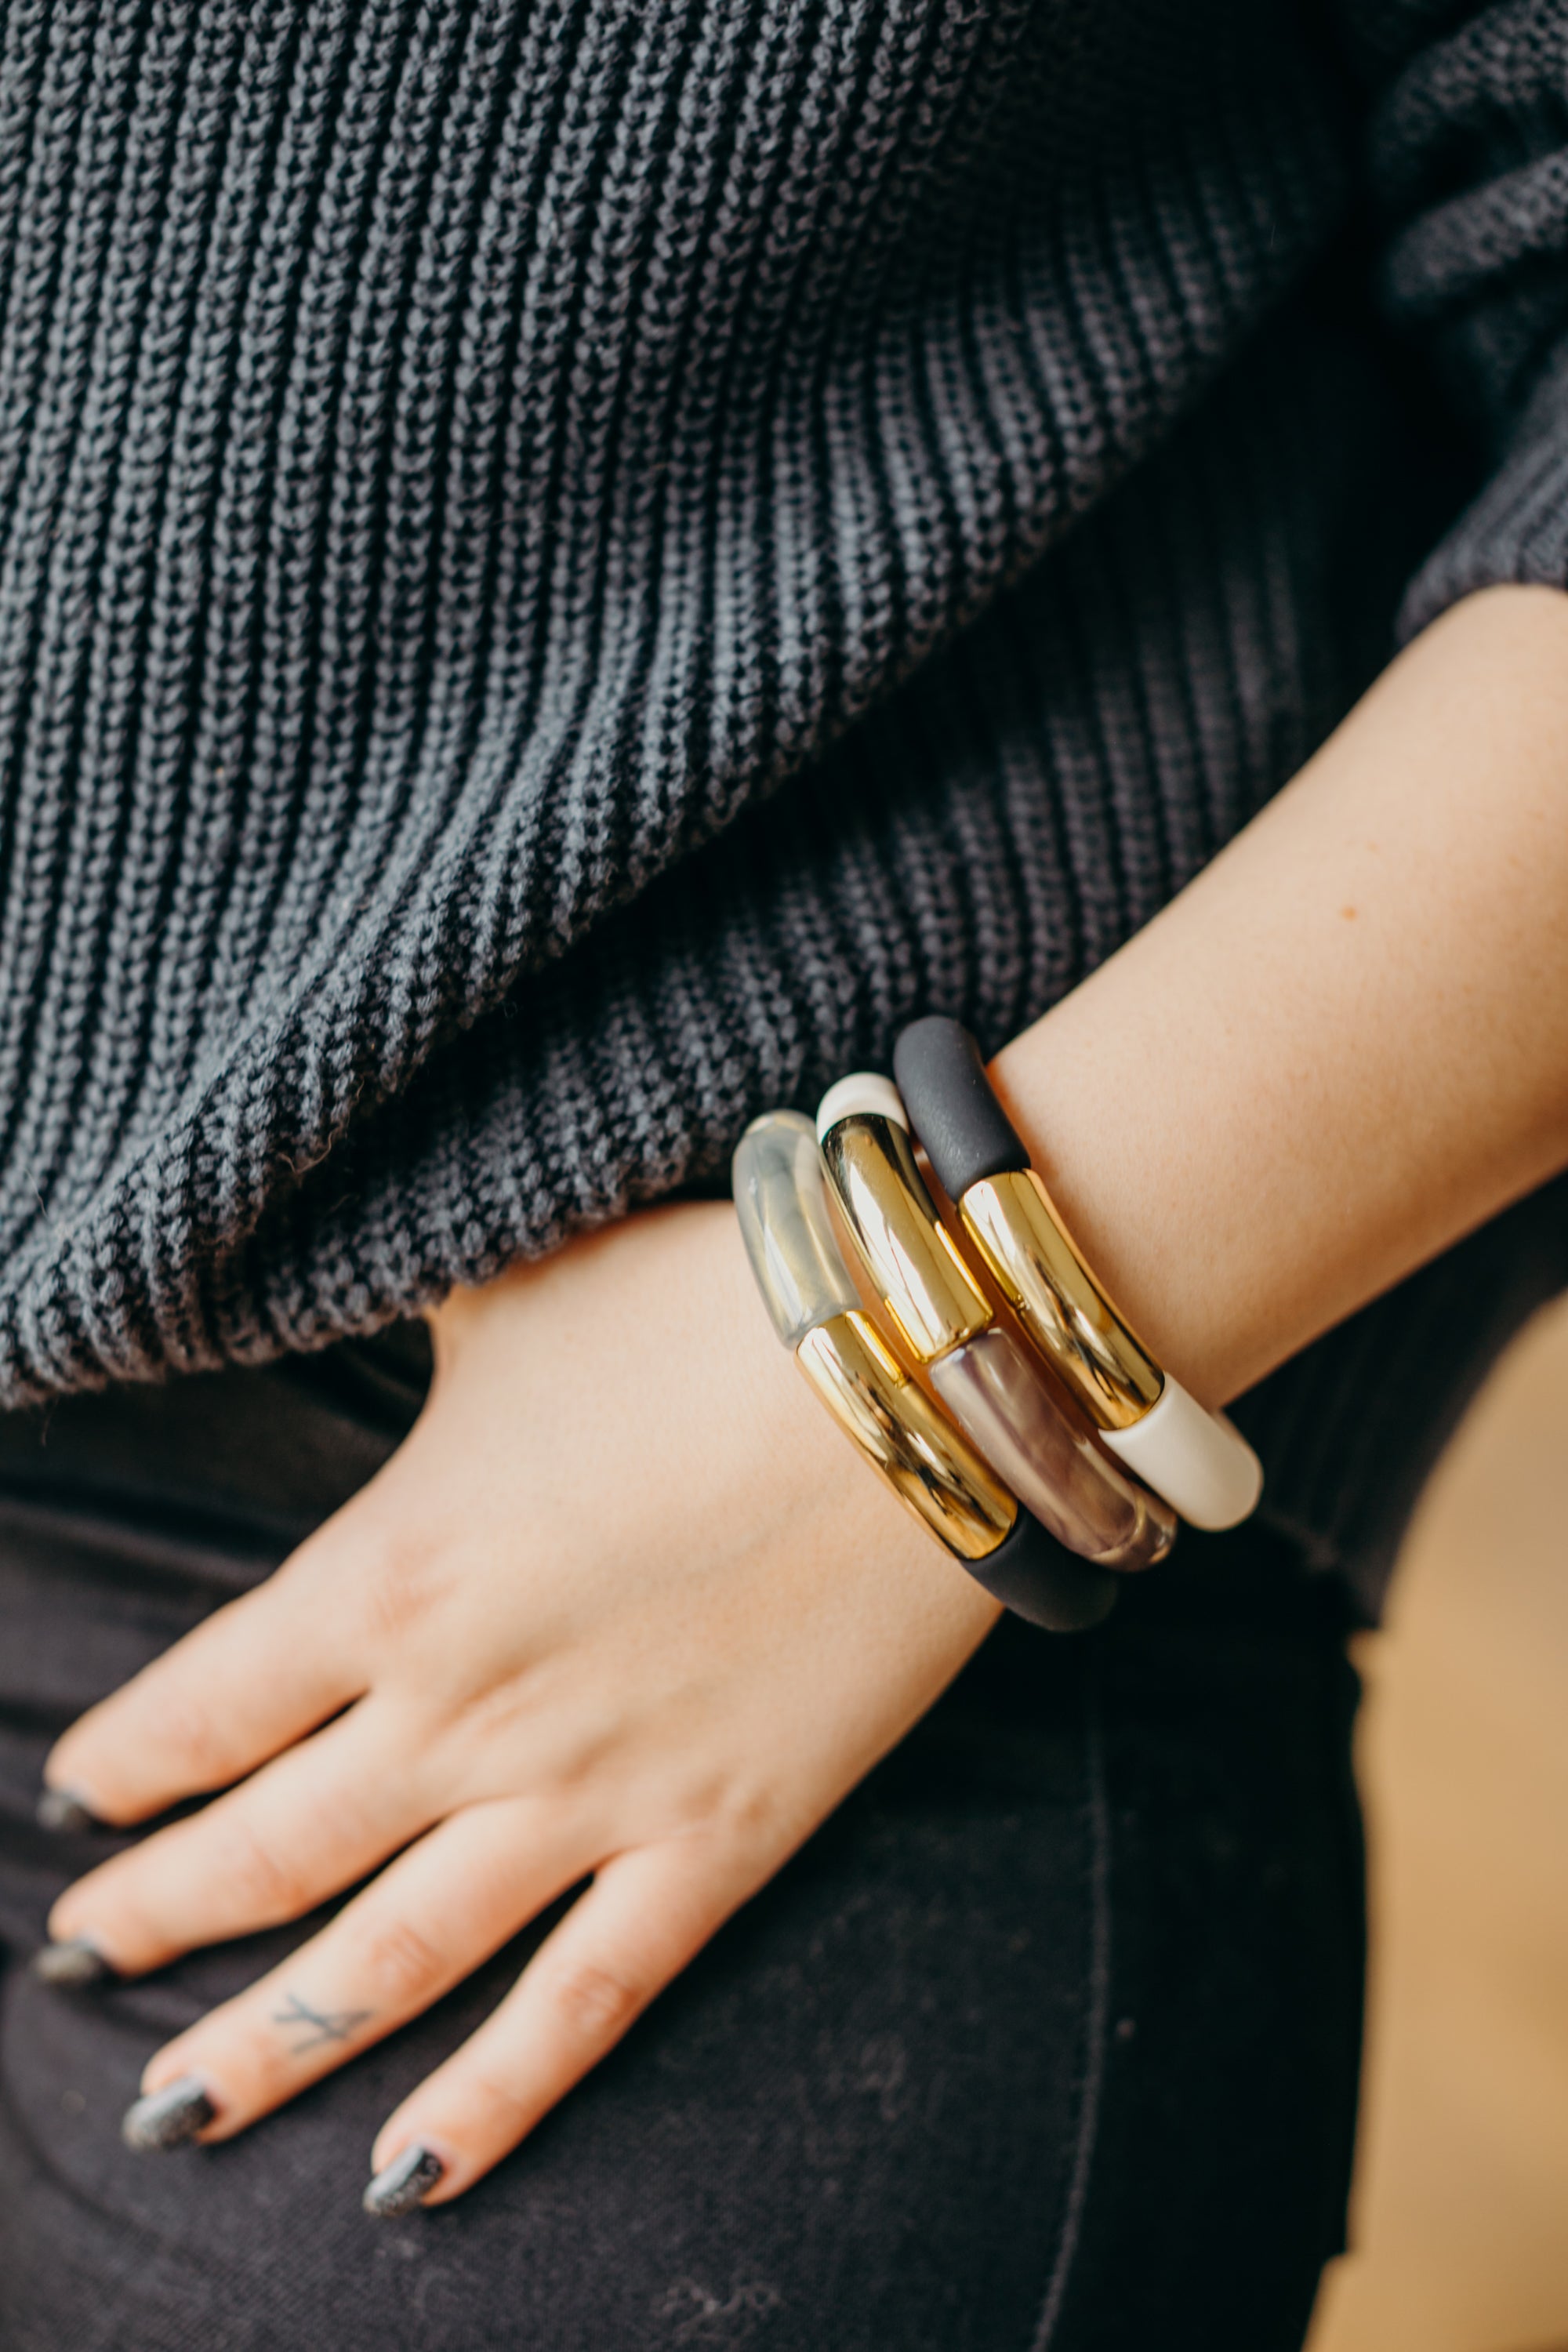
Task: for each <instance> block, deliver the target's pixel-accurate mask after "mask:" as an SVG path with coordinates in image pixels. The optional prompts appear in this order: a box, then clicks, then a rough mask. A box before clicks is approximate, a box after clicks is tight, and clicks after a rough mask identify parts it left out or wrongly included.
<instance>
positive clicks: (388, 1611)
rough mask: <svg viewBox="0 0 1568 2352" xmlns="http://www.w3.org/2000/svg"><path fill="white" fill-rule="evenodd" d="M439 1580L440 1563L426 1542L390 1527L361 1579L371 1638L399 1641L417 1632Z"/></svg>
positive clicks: (365, 1613) (388, 1641)
mask: <svg viewBox="0 0 1568 2352" xmlns="http://www.w3.org/2000/svg"><path fill="white" fill-rule="evenodd" d="M441 1582H442V1577H441V1573H440V1562H439V1559H438V1557H437V1554H436V1553H435V1552H434V1551H433V1550H432V1549H431V1547H430V1546H429V1544H428V1543H426V1542H425V1541H423V1540H421V1539H420V1538H416V1537H414V1536H411V1535H406V1534H402V1533H400V1532H399V1531H397V1530H395V1529H392V1530H389V1531H388V1532H387V1533H386V1534H385V1536H384V1539H383V1540H382V1541H381V1542H380V1543H379V1544H378V1545H377V1547H376V1549H375V1554H374V1559H372V1560H370V1561H369V1562H368V1563H367V1565H366V1570H365V1573H364V1576H363V1580H362V1584H363V1609H364V1619H365V1626H366V1630H367V1631H368V1633H369V1634H370V1636H371V1638H372V1639H373V1640H374V1641H377V1642H384V1643H401V1642H404V1641H406V1639H407V1638H408V1636H409V1635H410V1634H411V1633H417V1632H418V1630H419V1628H420V1627H421V1626H422V1625H423V1624H424V1623H425V1622H426V1618H427V1617H428V1615H429V1612H430V1609H431V1606H432V1603H433V1602H434V1601H435V1600H436V1598H437V1593H438V1591H439V1590H440V1587H441Z"/></svg>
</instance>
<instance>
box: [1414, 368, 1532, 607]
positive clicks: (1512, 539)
mask: <svg viewBox="0 0 1568 2352" xmlns="http://www.w3.org/2000/svg"><path fill="white" fill-rule="evenodd" d="M1503 581H1512V582H1516V583H1522V584H1527V585H1532V586H1537V587H1546V588H1568V342H1564V343H1563V344H1562V345H1560V346H1559V348H1558V349H1557V351H1556V352H1554V354H1553V356H1552V360H1551V361H1550V362H1549V363H1548V365H1547V367H1546V368H1545V370H1544V372H1543V373H1542V376H1541V378H1540V379H1539V381H1538V382H1537V383H1536V386H1535V389H1534V391H1533V393H1532V394H1531V398H1530V400H1529V402H1528V404H1526V406H1525V407H1524V409H1523V410H1522V411H1521V414H1520V415H1519V416H1518V417H1517V419H1516V420H1515V421H1514V423H1513V425H1511V426H1510V430H1509V434H1508V437H1507V441H1506V443H1505V445H1504V452H1503V456H1502V459H1501V462H1500V464H1499V465H1498V466H1497V467H1495V469H1494V470H1493V472H1492V473H1491V475H1490V476H1489V479H1488V481H1487V483H1486V486H1485V488H1483V489H1482V490H1481V492H1480V494H1479V497H1478V498H1476V499H1474V500H1473V501H1472V503H1471V504H1470V505H1469V506H1468V508H1467V509H1466V510H1465V512H1464V513H1463V514H1462V515H1461V516H1460V517H1459V520H1458V522H1457V523H1456V524H1455V525H1454V527H1453V529H1452V530H1450V531H1449V532H1448V533H1447V537H1446V538H1444V539H1443V540H1441V541H1439V542H1438V544H1437V546H1436V548H1435V549H1434V550H1433V552H1432V553H1431V555H1430V556H1428V558H1427V560H1426V562H1425V563H1424V564H1423V565H1422V567H1421V569H1420V571H1419V572H1417V573H1416V575H1415V579H1414V580H1413V581H1412V583H1411V584H1410V586H1409V588H1408V589H1407V590H1406V592H1405V599H1404V602H1403V604H1402V605H1401V607H1400V612H1399V623H1398V634H1399V642H1400V643H1401V645H1405V644H1408V642H1409V640H1410V639H1411V638H1412V637H1414V636H1415V635H1418V634H1419V633H1420V631H1421V630H1423V629H1424V628H1426V625H1427V624H1428V623H1429V622H1431V621H1435V620H1436V618H1437V615H1438V614H1439V613H1442V612H1445V611H1446V610H1447V607H1448V606H1449V605H1450V604H1458V601H1459V598H1460V597H1461V596H1468V595H1469V594H1470V593H1471V592H1472V591H1473V590H1475V589H1478V588H1491V587H1495V586H1497V585H1498V583H1500V582H1503Z"/></svg>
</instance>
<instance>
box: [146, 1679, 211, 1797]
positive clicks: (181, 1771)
mask: <svg viewBox="0 0 1568 2352" xmlns="http://www.w3.org/2000/svg"><path fill="white" fill-rule="evenodd" d="M142 1696H143V1700H144V1703H145V1705H146V1706H147V1707H148V1710H149V1717H150V1723H151V1729H152V1744H153V1747H154V1748H156V1749H157V1750H158V1751H161V1752H162V1754H163V1756H164V1757H165V1758H166V1759H167V1761H168V1763H169V1764H170V1765H171V1766H172V1768H173V1769H174V1771H175V1773H177V1775H178V1776H179V1779H180V1780H181V1782H182V1784H183V1785H186V1786H188V1787H190V1788H192V1789H202V1788H207V1787H210V1786H212V1785H214V1784H216V1782H219V1781H221V1780H224V1779H226V1776H227V1770H228V1762H229V1758H228V1743H227V1741H226V1738H225V1736H224V1732H223V1729H222V1727H221V1725H220V1724H219V1722H218V1719H217V1717H216V1716H215V1715H214V1713H213V1711H212V1709H211V1707H210V1706H208V1705H207V1703H206V1701H205V1699H203V1698H201V1697H200V1696H197V1694H196V1693H195V1691H191V1690H187V1689H185V1688H184V1687H182V1685H180V1684H179V1683H178V1682H171V1684H170V1685H168V1686H166V1687H164V1688H162V1689H156V1690H154V1689H149V1690H147V1691H146V1692H145V1693H144V1694H143V1695H142Z"/></svg>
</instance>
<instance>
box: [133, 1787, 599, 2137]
mask: <svg viewBox="0 0 1568 2352" xmlns="http://www.w3.org/2000/svg"><path fill="white" fill-rule="evenodd" d="M592 1866H593V1856H592V1854H591V1853H584V1842H583V1835H582V1831H581V1827H580V1825H577V1824H574V1823H571V1822H566V1821H564V1820H563V1816H562V1812H561V1808H560V1805H559V1801H555V1802H553V1803H552V1804H551V1805H550V1806H549V1807H548V1809H546V1807H545V1806H544V1804H543V1802H542V1801H539V1800H533V1799H508V1800H504V1801H493V1802H489V1803H485V1804H479V1805H471V1806H468V1807H466V1808H465V1809H464V1811H461V1812H460V1813H456V1814H454V1815H452V1816H451V1818H450V1819H448V1820H447V1821H445V1822H442V1823H441V1824H440V1825H439V1826H438V1827H437V1828H436V1829H434V1830H432V1831H430V1832H428V1833H427V1834H426V1836H424V1837H423V1838H421V1839H420V1841H419V1843H417V1844H416V1845H414V1846H412V1847H410V1848H409V1850H408V1852H407V1853H404V1854H402V1855H400V1856H399V1857H398V1859H397V1860H396V1861H395V1862H394V1863H391V1864H388V1866H387V1867H386V1869H384V1871H382V1872H381V1873H380V1874H379V1875H378V1876H377V1877H376V1878H375V1879H374V1880H373V1882H372V1883H371V1885H369V1886H367V1887H366V1888H365V1889H364V1890H363V1893H361V1894H359V1895H355V1897H354V1898H353V1901H352V1902H351V1903H348V1904H346V1905H345V1906H344V1907H343V1909H342V1911H340V1912H339V1913H338V1915H337V1916H336V1918H334V1919H333V1920H332V1921H331V1923H330V1924H329V1925H328V1926H327V1927H324V1928H323V1929H322V1930H321V1933H320V1935H318V1936H314V1937H311V1938H310V1941H309V1942H308V1943H306V1944H304V1945H302V1946H301V1947H300V1949H299V1950H298V1951H297V1952H294V1953H292V1954H290V1956H289V1958H288V1959H287V1960H285V1961H284V1962H283V1963H282V1965H281V1966H280V1967H279V1968H277V1969H272V1970H271V1971H270V1972H269V1973H268V1975H266V1976H264V1977H262V1978H260V1979H258V1981H257V1982H256V1983H255V1984H253V1985H251V1986H249V1987H248V1988H247V1990H246V1991H244V1992H242V1993H239V1994H237V1995H236V1997H235V1999H234V2000H228V2001H225V2002H224V2004H223V2005H222V2007H221V2008H219V2009H215V2010H213V2011H210V2012H209V2014H208V2015H207V2016H205V2017H204V2018H203V2019H202V2020H201V2021H200V2022H199V2023H197V2024H195V2025H194V2026H192V2027H190V2028H189V2029H188V2031H187V2032H184V2033H182V2034H180V2035H179V2036H178V2038H177V2039H176V2040H175V2041H174V2042H168V2043H166V2044H165V2046H164V2047H163V2049H162V2050H160V2051H159V2052H158V2053H157V2054H156V2056H155V2057H153V2059H152V2060H151V2061H150V2062H149V2063H148V2065H147V2068H146V2070H145V2072H144V2074H143V2075H142V2099H141V2100H140V2101H138V2103H137V2105H136V2106H134V2107H132V2110H131V2113H130V2115H129V2116H128V2117H127V2119H126V2132H127V2137H129V2138H131V2139H132V2142H133V2143H135V2144H138V2145H166V2144H168V2142H169V2141H170V2140H171V2139H172V2138H175V2137H177V2138H192V2137H198V2136H199V2137H201V2138H202V2139H204V2140H220V2139H230V2138H232V2137H234V2136H235V2134H236V2133H237V2132H241V2131H243V2130H245V2128H246V2127H247V2125H249V2124H252V2123H255V2122H256V2121H257V2119H258V2117H259V2116H264V2115H267V2114H268V2112H269V2111H270V2110H271V2109H272V2108H274V2107H277V2106H280V2105H283V2103H284V2102H285V2101H286V2100H289V2099H291V2098H293V2097H295V2096H296V2095H298V2094H299V2093H300V2091H302V2090H304V2089H306V2088H307V2086H308V2085H309V2084H311V2083H314V2082H316V2081H318V2080H319V2079H320V2077H321V2075H323V2074H331V2072H332V2071H333V2070H334V2069H335V2068H337V2067H339V2066H341V2065H342V2064H343V2063H344V2062H345V2061H346V2060H348V2059H350V2058H353V2057H355V2056H357V2055H358V2053H360V2052H361V2051H362V2050H364V2049H367V2048H368V2047H369V2046H370V2044H371V2043H372V2042H379V2041H381V2040H382V2039H383V2037H384V2035H386V2034H388V2033H391V2032H395V2030H396V2029H397V2027H398V2026H400V2025H405V2024H406V2023H407V2022H408V2021H409V2020H410V2019H411V2018H414V2017H417V2016H418V2015H419V2014H420V2013H421V2012H422V2011H425V2010H426V2009H428V2008H429V2007H430V2005H431V2003H432V2002H433V2001H436V2000H439V1999H440V1998H441V1996H442V1994H443V1993H446V1992H448V1991H450V1990H451V1989H452V1987H453V1986H454V1985H456V1984H459V1983H461V1981H462V1980H463V1979H464V1978H465V1977H468V1976H470V1975H471V1974H472V1973H473V1971H474V1969H477V1968H479V1967H480V1966H481V1965H482V1964H483V1962H484V1961H485V1960H487V1959H488V1958H489V1957H490V1955H491V1954H492V1953H493V1952H496V1951H499V1950H500V1947H501V1946H502V1945H503V1944H504V1943H506V1942H507V1941H509V1939H510V1937H512V1936H514V1935H516V1934H518V1933H519V1932H520V1930H521V1928H523V1927H526V1926H527V1924H528V1922H529V1921H530V1920H531V1919H532V1918H534V1917H536V1916H537V1915H538V1914H539V1913H540V1912H541V1911H542V1910H543V1909H544V1908H545V1907H546V1906H548V1905H549V1904H550V1903H551V1902H552V1901H553V1900H554V1898H555V1896H556V1895H561V1894H563V1893H564V1892H565V1891H566V1889H567V1888H568V1887H570V1886H571V1885H574V1884H575V1882H576V1881H577V1879H579V1878H581V1877H583V1876H584V1874H586V1872H587V1871H588V1870H589V1869H591V1868H592ZM416 1923H417V1924H416ZM171 2115H173V2116H174V2117H175V2119H176V2122H177V2126H178V2127H177V2128H176V2129H174V2131H170V2130H169V2129H167V2128H166V2127H165V2126H166V2124H167V2120H168V2118H169V2116H171ZM144 2120H145V2123H146V2128H145V2129H143V2127H142V2125H143V2121H144Z"/></svg>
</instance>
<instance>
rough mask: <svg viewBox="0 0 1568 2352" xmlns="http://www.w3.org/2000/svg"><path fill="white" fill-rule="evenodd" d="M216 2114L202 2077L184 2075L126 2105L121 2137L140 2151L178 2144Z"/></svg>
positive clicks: (177, 2145) (209, 2121)
mask: <svg viewBox="0 0 1568 2352" xmlns="http://www.w3.org/2000/svg"><path fill="white" fill-rule="evenodd" d="M216 2113H217V2109H216V2107H215V2106H214V2105H213V2103H212V2101H211V2099H210V2098H208V2096H207V2095H206V2092H205V2089H204V2088H203V2086H202V2083H201V2081H200V2078H199V2077H198V2076H197V2075H195V2074H182V2075H181V2076H180V2079H179V2081H178V2082H177V2083H165V2084H164V2085H163V2089H162V2090H161V2091H149V2092H148V2094H147V2095H146V2097H145V2098H144V2099H138V2100H137V2102H136V2104H135V2105H134V2106H132V2107H127V2108H126V2110H125V2113H124V2115H123V2116H122V2117H121V2125H120V2137H121V2139H122V2140H123V2141H124V2142H125V2145H126V2147H133V2148H135V2149H136V2150H137V2152H138V2153H139V2154H143V2153H145V2152H146V2151H147V2150H149V2149H151V2148H155V2147H179V2145H180V2142H181V2141H182V2140H184V2139H192V2138H194V2137H195V2134H196V2133H197V2132H199V2131H200V2130H201V2129H202V2127H203V2126H204V2125H205V2124H210V2123H211V2121H212V2119H213V2117H214V2116H216Z"/></svg>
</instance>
